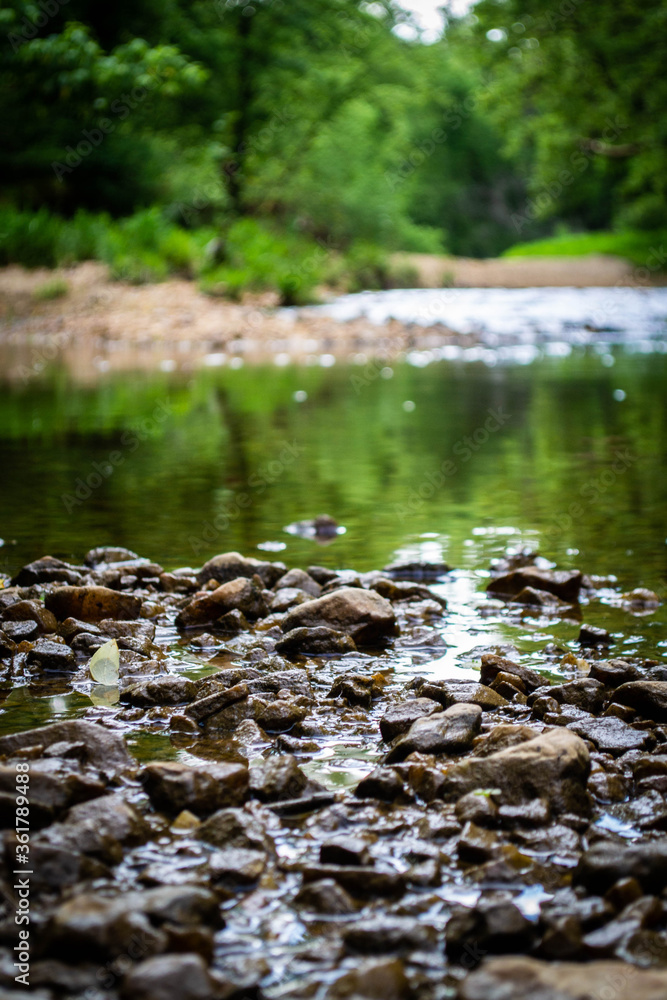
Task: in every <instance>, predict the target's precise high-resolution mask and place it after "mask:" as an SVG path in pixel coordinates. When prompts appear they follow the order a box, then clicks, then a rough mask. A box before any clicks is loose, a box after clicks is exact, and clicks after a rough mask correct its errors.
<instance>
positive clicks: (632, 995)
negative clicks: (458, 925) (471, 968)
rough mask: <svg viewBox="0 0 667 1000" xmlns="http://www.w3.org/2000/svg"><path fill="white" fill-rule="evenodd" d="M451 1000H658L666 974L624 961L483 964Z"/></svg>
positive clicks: (509, 960)
mask: <svg viewBox="0 0 667 1000" xmlns="http://www.w3.org/2000/svg"><path fill="white" fill-rule="evenodd" d="M456 996H457V1000H607V998H609V1000H664V997H665V996H667V970H664V969H640V968H637V966H635V965H629V964H627V963H626V962H613V961H609V962H606V961H603V962H587V963H586V964H582V963H580V962H541V961H538V960H537V959H534V958H515V957H504V958H494V959H491V960H490V961H485V962H484V963H483V964H482V965H481V966H480V968H479V969H477V970H476V971H475V972H473V973H471V975H469V976H468V977H467V978H466V979H464V980H463V982H462V983H461V984H460V986H459V988H458V993H457V994H456Z"/></svg>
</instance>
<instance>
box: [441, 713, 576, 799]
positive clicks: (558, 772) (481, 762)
mask: <svg viewBox="0 0 667 1000" xmlns="http://www.w3.org/2000/svg"><path fill="white" fill-rule="evenodd" d="M450 711H451V710H450ZM590 767H591V763H590V757H589V754H588V750H587V748H586V744H585V743H584V741H583V740H582V739H581V738H580V737H579V736H576V735H575V734H574V733H571V732H569V730H566V729H555V730H552V731H550V732H547V733H544V734H542V735H540V736H538V737H536V738H535V739H534V740H528V741H527V742H525V743H520V744H519V745H518V746H513V747H510V748H509V749H508V750H500V751H499V752H498V753H494V754H491V755H490V756H488V757H471V758H469V759H468V760H465V761H462V762H461V763H460V764H455V765H453V766H452V767H450V768H448V769H447V771H446V772H445V775H444V784H443V790H442V794H443V796H444V797H445V798H448V799H454V798H460V797H461V796H462V795H465V794H466V793H467V792H472V791H474V790H475V789H476V788H498V789H500V793H501V795H502V799H503V802H504V803H505V804H508V805H519V804H521V803H523V802H526V801H530V800H531V799H539V798H548V799H549V801H550V803H551V806H552V809H553V810H554V811H555V812H583V813H588V811H589V810H590V799H589V796H588V793H587V791H586V782H587V780H588V775H589V773H590Z"/></svg>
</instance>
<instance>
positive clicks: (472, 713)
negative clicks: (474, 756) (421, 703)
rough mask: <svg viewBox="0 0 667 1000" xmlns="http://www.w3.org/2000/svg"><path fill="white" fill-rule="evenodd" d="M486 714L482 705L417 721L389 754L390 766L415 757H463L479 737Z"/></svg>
mask: <svg viewBox="0 0 667 1000" xmlns="http://www.w3.org/2000/svg"><path fill="white" fill-rule="evenodd" d="M481 722H482V710H481V708H480V707H479V705H472V704H467V703H466V704H462V705H452V707H451V708H448V709H447V710H446V711H445V712H438V713H436V714H434V715H429V716H426V717H425V718H422V719H417V720H416V721H415V722H413V723H412V725H411V726H410V728H409V730H408V731H407V733H406V734H405V736H403V737H401V738H400V739H399V740H398V741H397V742H396V743H395V745H394V746H393V747H392V748H391V750H390V751H389V753H388V754H387V756H386V758H385V761H386V763H387V764H395V763H398V762H400V761H402V760H405V758H406V757H407V756H408V755H409V754H411V753H415V752H416V753H433V754H440V753H463V751H464V750H468V749H469V748H470V747H471V746H472V741H473V740H474V738H475V736H477V734H478V733H479V730H480V726H481Z"/></svg>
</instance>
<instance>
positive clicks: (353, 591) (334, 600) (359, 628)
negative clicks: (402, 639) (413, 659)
mask: <svg viewBox="0 0 667 1000" xmlns="http://www.w3.org/2000/svg"><path fill="white" fill-rule="evenodd" d="M395 620H396V619H395V616H394V612H393V609H392V607H391V604H390V603H389V601H386V600H385V599H384V597H380V595H379V594H375V593H374V592H373V591H368V590H361V589H358V588H356V587H342V588H340V589H339V590H336V591H334V592H333V593H331V594H327V595H326V596H324V597H319V598H316V599H315V600H312V601H308V602H307V603H306V604H302V605H300V606H299V607H298V608H294V609H293V610H292V611H290V612H289V613H288V614H287V616H286V617H285V619H284V620H283V622H282V626H281V627H282V630H283V632H291V631H292V629H295V628H316V627H318V626H322V625H323V626H325V627H327V628H332V629H335V630H336V631H340V632H345V633H347V634H348V635H350V636H352V638H353V639H354V640H355V642H357V643H371V642H375V641H378V640H381V639H385V638H386V637H388V636H390V635H393V633H394V629H395Z"/></svg>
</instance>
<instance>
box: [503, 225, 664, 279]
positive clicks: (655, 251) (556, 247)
mask: <svg viewBox="0 0 667 1000" xmlns="http://www.w3.org/2000/svg"><path fill="white" fill-rule="evenodd" d="M593 253H601V254H611V255H613V256H615V257H624V258H625V259H626V260H629V261H631V263H633V264H635V265H637V266H638V267H646V268H648V269H649V270H650V271H658V270H664V269H665V266H666V265H667V232H665V231H664V230H657V231H655V232H646V233H644V232H638V231H635V230H626V231H624V232H617V233H614V232H600V233H563V234H561V235H559V236H553V237H550V238H548V239H543V240H535V241H534V242H532V243H517V244H516V245H515V246H513V247H510V248H509V250H506V251H505V253H504V254H503V257H565V256H566V257H583V256H586V255H588V254H593Z"/></svg>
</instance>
